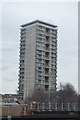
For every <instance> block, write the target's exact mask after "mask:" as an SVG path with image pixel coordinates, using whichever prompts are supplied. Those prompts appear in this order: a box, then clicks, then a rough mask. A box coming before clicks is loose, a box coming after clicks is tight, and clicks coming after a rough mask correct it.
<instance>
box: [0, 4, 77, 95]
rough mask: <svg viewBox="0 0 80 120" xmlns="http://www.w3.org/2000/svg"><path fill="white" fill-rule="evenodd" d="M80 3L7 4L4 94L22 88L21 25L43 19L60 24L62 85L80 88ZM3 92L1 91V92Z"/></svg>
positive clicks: (4, 17)
mask: <svg viewBox="0 0 80 120" xmlns="http://www.w3.org/2000/svg"><path fill="white" fill-rule="evenodd" d="M77 10H78V4H77V3H76V2H74V3H66V2H64V3H59V2H58V3H54V2H53V3H41V2H40V3H23V2H22V3H4V4H3V9H2V37H3V38H2V39H3V43H2V47H3V59H2V61H3V67H2V71H3V80H2V88H3V89H2V93H15V92H16V89H17V87H18V70H19V69H18V67H19V43H20V34H19V33H20V25H21V24H24V23H27V22H30V21H33V20H35V19H40V20H42V21H45V22H49V23H52V24H55V25H58V74H57V75H58V77H57V83H58V84H59V82H64V83H65V82H70V83H72V84H73V85H74V86H75V88H76V89H77V86H78V11H77ZM0 91H1V90H0Z"/></svg>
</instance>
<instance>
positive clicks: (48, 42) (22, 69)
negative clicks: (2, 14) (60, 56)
mask: <svg viewBox="0 0 80 120" xmlns="http://www.w3.org/2000/svg"><path fill="white" fill-rule="evenodd" d="M20 34H21V36H20V66H19V96H20V99H24V100H25V99H26V97H30V96H31V95H32V93H33V91H34V90H35V89H39V88H43V89H44V91H45V92H49V91H51V90H54V91H55V90H56V77H57V26H55V25H52V24H49V23H45V22H42V21H40V20H36V21H33V22H30V23H27V24H24V25H21V32H20Z"/></svg>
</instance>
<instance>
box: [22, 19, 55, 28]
mask: <svg viewBox="0 0 80 120" xmlns="http://www.w3.org/2000/svg"><path fill="white" fill-rule="evenodd" d="M34 23H41V24H44V25H48V26H51V27H57V26H56V25H52V24H49V23H47V22H43V21H40V20H35V21H32V22H29V23H27V24H24V25H21V27H26V26H28V25H32V24H34Z"/></svg>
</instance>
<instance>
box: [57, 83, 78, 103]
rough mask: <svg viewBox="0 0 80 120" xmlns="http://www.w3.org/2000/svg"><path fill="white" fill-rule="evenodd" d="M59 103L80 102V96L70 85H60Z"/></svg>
mask: <svg viewBox="0 0 80 120" xmlns="http://www.w3.org/2000/svg"><path fill="white" fill-rule="evenodd" d="M57 95H58V98H57V101H58V103H61V102H63V103H68V102H69V103H76V102H78V95H77V92H76V90H75V89H74V86H73V85H72V84H70V83H66V84H65V85H63V84H62V83H60V87H59V91H58V94H57Z"/></svg>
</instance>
